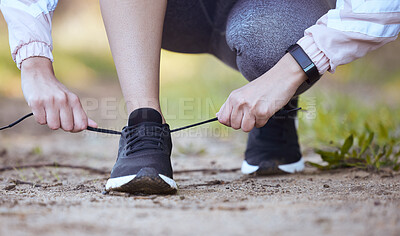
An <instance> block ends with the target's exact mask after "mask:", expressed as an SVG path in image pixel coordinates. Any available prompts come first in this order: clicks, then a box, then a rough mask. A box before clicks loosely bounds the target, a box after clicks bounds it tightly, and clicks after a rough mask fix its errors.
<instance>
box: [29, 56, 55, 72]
mask: <svg viewBox="0 0 400 236" xmlns="http://www.w3.org/2000/svg"><path fill="white" fill-rule="evenodd" d="M24 72H35V73H36V72H41V73H43V74H45V73H46V74H48V73H51V74H54V71H53V64H52V62H51V61H50V59H48V58H47V57H30V58H27V59H25V60H24V61H23V62H22V63H21V73H24Z"/></svg>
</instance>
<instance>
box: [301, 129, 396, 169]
mask: <svg viewBox="0 0 400 236" xmlns="http://www.w3.org/2000/svg"><path fill="white" fill-rule="evenodd" d="M379 132H380V134H382V133H383V134H385V135H386V137H387V139H386V140H385V141H384V144H382V143H378V142H375V139H374V137H375V133H374V132H372V131H371V129H370V128H369V126H368V125H366V131H365V132H364V133H362V134H361V135H359V136H358V137H354V135H353V134H351V135H350V136H348V137H347V138H346V139H345V141H344V143H343V145H341V146H339V147H334V148H333V150H332V149H331V150H330V151H327V150H321V149H316V150H315V152H316V153H317V154H319V155H320V156H321V158H322V160H323V161H325V162H326V163H327V164H326V165H321V164H317V163H314V162H308V164H309V165H311V166H314V167H317V168H318V169H321V170H331V169H338V168H348V167H356V168H360V169H364V170H367V171H378V170H379V169H380V168H382V167H389V168H391V169H393V170H394V171H398V170H399V169H400V161H399V157H400V150H399V143H400V140H399V139H398V138H395V137H390V136H389V132H388V130H387V129H386V127H384V126H383V125H381V126H380V130H379ZM355 140H357V142H355Z"/></svg>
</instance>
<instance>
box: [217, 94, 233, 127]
mask: <svg viewBox="0 0 400 236" xmlns="http://www.w3.org/2000/svg"><path fill="white" fill-rule="evenodd" d="M231 111H232V107H231V105H230V101H229V98H228V100H226V102H225V103H224V105H222V107H221V109H220V110H219V112H218V121H219V122H220V123H221V124H224V125H226V126H229V127H230V126H231V121H230V119H231Z"/></svg>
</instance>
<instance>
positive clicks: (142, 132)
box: [106, 108, 177, 194]
mask: <svg viewBox="0 0 400 236" xmlns="http://www.w3.org/2000/svg"><path fill="white" fill-rule="evenodd" d="M171 149H172V142H171V134H170V129H169V126H168V124H162V117H161V114H160V113H159V112H158V111H156V110H154V109H152V108H140V109H137V110H135V111H133V112H132V113H131V114H130V116H129V121H128V126H126V127H124V128H123V130H122V135H121V139H120V142H119V150H118V158H117V162H116V163H115V165H114V167H113V169H112V171H111V177H110V179H109V180H108V181H107V184H106V190H107V191H111V190H112V191H120V192H128V193H144V194H171V193H175V192H176V191H177V185H176V183H175V181H174V180H173V177H172V167H171V159H170V157H171Z"/></svg>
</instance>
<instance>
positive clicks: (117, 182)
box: [106, 174, 178, 191]
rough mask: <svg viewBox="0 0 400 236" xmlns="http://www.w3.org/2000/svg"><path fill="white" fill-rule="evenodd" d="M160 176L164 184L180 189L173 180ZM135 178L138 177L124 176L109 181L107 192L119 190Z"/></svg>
mask: <svg viewBox="0 0 400 236" xmlns="http://www.w3.org/2000/svg"><path fill="white" fill-rule="evenodd" d="M158 176H160V178H161V179H163V180H164V182H165V183H167V184H168V185H169V186H170V187H171V188H173V189H178V186H177V185H176V183H175V181H174V180H173V179H171V178H169V177H167V176H165V175H162V174H158ZM135 177H136V175H127V176H122V177H118V178H112V179H108V180H107V184H106V190H107V191H109V190H112V189H115V188H119V187H121V186H123V185H124V184H127V183H129V182H130V181H132V180H133V179H134V178H135Z"/></svg>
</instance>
